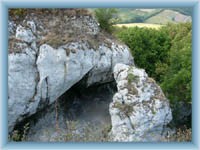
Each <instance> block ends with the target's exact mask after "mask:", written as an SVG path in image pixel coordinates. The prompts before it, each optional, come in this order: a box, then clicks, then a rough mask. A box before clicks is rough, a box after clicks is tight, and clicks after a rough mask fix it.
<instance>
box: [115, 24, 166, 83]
mask: <svg viewBox="0 0 200 150" xmlns="http://www.w3.org/2000/svg"><path fill="white" fill-rule="evenodd" d="M115 34H116V36H117V37H118V38H120V39H121V40H122V41H123V42H125V44H127V45H128V46H129V48H130V49H131V53H132V55H133V56H134V60H135V64H136V65H137V66H138V67H140V68H144V69H145V70H146V72H147V73H148V75H149V76H150V77H153V78H155V79H156V81H158V82H160V81H161V78H160V76H161V75H160V72H158V71H159V70H158V69H157V68H156V67H157V66H159V67H160V65H159V62H162V65H163V64H167V63H168V52H169V49H170V38H169V36H168V34H167V33H166V32H163V31H162V30H155V29H148V28H138V27H131V28H122V29H121V30H119V29H118V32H116V33H115ZM156 69H157V72H158V73H157V72H156Z"/></svg>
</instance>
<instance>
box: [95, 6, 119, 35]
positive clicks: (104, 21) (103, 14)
mask: <svg viewBox="0 0 200 150" xmlns="http://www.w3.org/2000/svg"><path fill="white" fill-rule="evenodd" d="M116 14H117V9H115V8H98V9H95V17H96V19H97V21H98V22H99V24H100V28H101V29H103V30H105V31H107V32H112V30H113V27H112V25H114V24H115V23H116V21H117V20H116Z"/></svg>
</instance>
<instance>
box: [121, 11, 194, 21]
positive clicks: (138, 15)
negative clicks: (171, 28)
mask: <svg viewBox="0 0 200 150" xmlns="http://www.w3.org/2000/svg"><path fill="white" fill-rule="evenodd" d="M118 12H119V13H118V17H119V20H120V22H119V23H155V24H166V23H168V22H171V23H178V22H191V20H192V19H191V16H192V9H190V8H169V9H133V8H118Z"/></svg>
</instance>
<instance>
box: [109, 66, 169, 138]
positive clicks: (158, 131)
mask: <svg viewBox="0 0 200 150" xmlns="http://www.w3.org/2000/svg"><path fill="white" fill-rule="evenodd" d="M114 78H115V80H116V83H117V88H118V92H117V93H116V94H115V95H114V97H113V102H112V103H111V104H110V108H109V111H110V115H111V121H112V130H111V133H110V136H111V138H112V140H113V141H161V139H162V138H163V137H162V136H163V133H164V130H165V128H164V127H165V126H166V125H167V124H168V123H169V122H170V121H171V120H172V114H171V109H170V106H169V101H168V100H167V99H166V97H165V96H164V94H163V92H162V90H161V88H160V87H159V86H158V85H157V84H156V83H155V81H154V80H153V79H152V78H149V77H148V75H147V74H146V73H145V71H144V70H143V69H138V68H136V67H134V66H128V65H124V64H117V65H116V66H115V68H114Z"/></svg>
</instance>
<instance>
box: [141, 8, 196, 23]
mask: <svg viewBox="0 0 200 150" xmlns="http://www.w3.org/2000/svg"><path fill="white" fill-rule="evenodd" d="M191 21H192V18H191V16H187V15H184V14H181V13H180V12H177V11H174V10H163V11H162V12H160V13H159V14H156V15H155V16H152V17H150V18H148V19H146V20H145V21H144V22H145V23H154V24H167V23H169V22H170V23H180V22H191Z"/></svg>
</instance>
